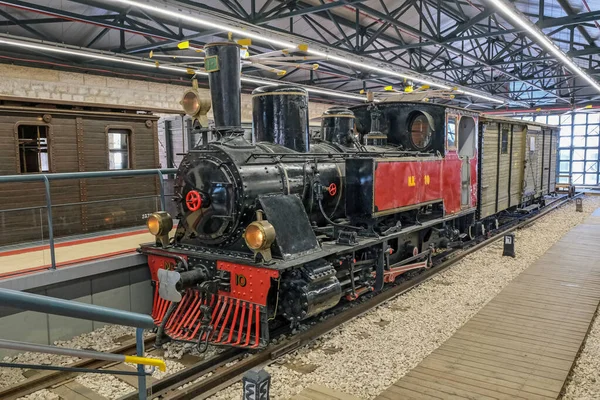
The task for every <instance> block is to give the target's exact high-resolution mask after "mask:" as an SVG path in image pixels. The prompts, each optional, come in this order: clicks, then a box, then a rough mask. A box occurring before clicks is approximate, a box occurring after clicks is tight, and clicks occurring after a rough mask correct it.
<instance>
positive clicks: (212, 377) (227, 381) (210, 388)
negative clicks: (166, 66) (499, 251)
mask: <svg viewBox="0 0 600 400" xmlns="http://www.w3.org/2000/svg"><path fill="white" fill-rule="evenodd" d="M576 197H577V196H576ZM572 199H573V198H566V197H565V198H563V199H560V200H557V201H555V202H553V203H552V204H550V205H548V206H546V207H545V208H544V209H542V210H541V211H539V212H537V213H535V214H532V215H530V216H529V217H527V218H525V217H524V219H522V220H518V221H517V222H513V223H510V224H508V225H507V226H504V227H501V228H500V229H499V230H497V231H496V232H494V235H493V236H492V237H489V238H486V239H483V240H481V239H479V240H476V241H472V242H471V243H469V244H467V246H466V247H463V248H462V249H458V250H457V251H454V252H452V253H450V254H448V253H442V254H441V255H439V256H438V257H436V258H434V265H433V267H431V268H430V269H428V270H425V271H423V272H421V273H420V274H417V275H415V276H414V277H412V278H410V279H408V280H406V281H404V282H401V283H399V284H396V285H394V286H390V287H387V288H386V289H384V291H383V292H381V293H379V294H377V295H372V296H370V297H368V298H365V300H363V301H362V302H357V303H354V304H352V305H350V306H348V305H346V306H345V307H344V308H342V310H341V311H339V310H338V312H337V313H335V314H332V315H330V316H329V317H328V318H326V319H325V320H323V321H322V322H318V323H315V324H314V325H313V326H311V327H310V328H309V329H308V330H306V331H304V332H300V333H296V334H294V335H292V336H291V337H289V338H287V339H285V340H282V341H280V342H278V343H276V344H272V345H270V346H268V347H267V348H266V349H264V350H262V351H260V352H257V353H250V352H248V351H247V350H243V349H235V348H229V349H226V350H224V351H222V352H221V353H218V354H217V355H215V356H213V357H211V358H210V359H206V360H199V361H197V362H194V363H192V364H191V365H189V366H187V367H186V368H185V369H183V370H181V371H178V372H175V373H173V374H171V375H168V376H166V377H164V378H163V379H160V380H153V381H151V382H149V384H148V388H149V393H150V394H149V396H148V398H151V399H153V398H160V399H169V400H184V399H196V398H199V399H203V398H207V397H209V396H211V395H213V394H215V393H216V392H218V391H219V390H221V389H223V388H224V387H227V386H229V385H231V384H233V383H235V382H237V381H239V380H240V379H241V377H242V375H243V374H244V373H245V372H246V371H248V370H250V369H252V368H255V367H258V366H265V365H268V364H270V363H272V362H274V361H276V360H277V359H279V358H280V357H282V356H283V355H285V354H288V353H290V352H292V351H294V350H296V349H299V348H301V347H303V346H305V345H307V344H309V343H311V342H313V341H314V340H316V339H317V338H319V337H321V336H323V335H325V334H327V333H328V332H330V331H332V330H333V329H335V328H336V327H338V326H339V325H341V324H344V323H346V322H349V321H351V320H353V319H355V318H357V317H359V316H361V315H363V314H365V313H367V312H369V311H370V310H371V309H373V308H374V307H377V306H379V305H381V304H382V303H384V302H386V301H388V300H390V299H392V298H394V297H396V296H399V295H401V294H403V293H406V292H408V291H409V290H411V289H413V288H415V287H416V286H418V285H420V284H422V283H424V282H426V281H427V280H429V279H431V278H432V277H434V276H435V275H437V274H438V273H440V272H442V271H444V270H446V269H448V268H449V267H451V266H452V265H454V264H455V263H456V262H457V261H459V260H461V259H462V258H464V257H466V256H467V255H469V254H471V253H473V252H476V251H477V250H480V249H482V248H484V247H486V246H488V245H490V244H492V243H494V242H495V241H497V240H499V239H501V238H502V237H503V235H505V234H507V233H509V232H511V231H514V230H517V229H520V228H523V227H526V226H527V225H529V224H531V223H532V222H534V221H535V220H536V219H538V218H540V217H542V216H544V215H546V214H548V213H549V212H551V211H552V210H554V209H556V208H558V207H560V206H562V205H564V204H565V203H567V202H569V201H570V200H572ZM154 339H155V336H154V335H152V336H149V337H148V338H146V339H145V343H146V346H148V347H149V348H148V352H152V349H151V345H152V343H153V342H154ZM112 352H113V353H117V354H134V353H135V341H134V340H131V341H128V342H125V343H124V344H123V345H122V346H120V347H118V348H117V349H114V350H113V351H112ZM114 365H115V363H111V362H108V361H98V360H82V361H78V362H76V363H74V364H71V365H68V366H69V367H73V368H88V369H102V368H106V367H109V366H114ZM76 375H77V372H72V371H69V372H63V371H48V372H46V371H43V372H40V373H38V374H36V375H34V376H33V377H31V378H28V379H27V380H24V381H22V382H18V383H16V384H14V385H11V386H7V387H5V388H2V389H0V399H9V400H10V399H17V398H19V397H22V396H25V395H28V394H31V393H33V392H36V391H38V390H41V389H47V388H55V387H57V386H60V385H62V384H65V383H68V382H69V381H72V380H73V379H74V378H75V377H76ZM133 378H135V377H133ZM129 381H130V382H133V381H132V380H129ZM137 398H138V392H137V390H136V391H135V392H132V393H129V394H127V395H125V396H123V397H121V398H120V399H119V400H133V399H137Z"/></svg>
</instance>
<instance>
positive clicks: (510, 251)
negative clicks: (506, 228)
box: [502, 233, 516, 257]
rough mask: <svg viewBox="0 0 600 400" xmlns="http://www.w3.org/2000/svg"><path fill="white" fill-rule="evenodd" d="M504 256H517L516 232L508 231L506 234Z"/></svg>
mask: <svg viewBox="0 0 600 400" xmlns="http://www.w3.org/2000/svg"><path fill="white" fill-rule="evenodd" d="M502 255H503V256H508V257H516V254H515V234H514V233H507V234H506V235H504V251H503V252H502Z"/></svg>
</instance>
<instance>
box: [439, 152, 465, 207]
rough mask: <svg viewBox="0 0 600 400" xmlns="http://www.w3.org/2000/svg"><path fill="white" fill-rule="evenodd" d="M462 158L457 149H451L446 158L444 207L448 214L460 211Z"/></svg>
mask: <svg viewBox="0 0 600 400" xmlns="http://www.w3.org/2000/svg"><path fill="white" fill-rule="evenodd" d="M461 167H462V160H461V159H460V158H458V154H456V151H449V152H448V153H446V158H444V183H443V194H444V207H445V209H446V214H454V213H456V212H459V211H460V209H461V208H460V190H461V176H460V170H461Z"/></svg>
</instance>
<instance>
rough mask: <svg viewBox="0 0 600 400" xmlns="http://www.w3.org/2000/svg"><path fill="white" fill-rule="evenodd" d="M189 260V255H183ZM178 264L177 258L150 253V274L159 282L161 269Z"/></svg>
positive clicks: (172, 267) (170, 267) (171, 267)
mask: <svg viewBox="0 0 600 400" xmlns="http://www.w3.org/2000/svg"><path fill="white" fill-rule="evenodd" d="M181 257H183V258H185V259H186V260H187V256H181ZM175 265H177V260H176V259H174V258H171V257H168V256H157V255H154V254H148V266H149V267H150V276H151V277H152V280H153V281H155V282H158V270H159V269H161V268H162V269H174V268H175Z"/></svg>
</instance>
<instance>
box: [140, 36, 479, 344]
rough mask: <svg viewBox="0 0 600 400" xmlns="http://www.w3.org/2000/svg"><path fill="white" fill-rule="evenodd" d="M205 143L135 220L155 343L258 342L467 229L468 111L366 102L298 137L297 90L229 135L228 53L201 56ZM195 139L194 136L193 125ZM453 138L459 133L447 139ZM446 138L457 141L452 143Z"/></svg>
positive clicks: (471, 125)
mask: <svg viewBox="0 0 600 400" xmlns="http://www.w3.org/2000/svg"><path fill="white" fill-rule="evenodd" d="M205 51H206V66H207V72H208V75H209V85H210V92H211V98H212V106H213V113H214V121H215V126H214V127H212V128H210V130H211V131H212V134H213V137H214V136H217V137H218V138H219V139H218V140H216V141H212V142H208V143H206V142H203V143H202V144H201V145H199V146H197V147H195V148H193V149H192V150H190V151H189V152H188V154H187V155H186V156H185V157H184V159H183V161H182V162H181V164H180V166H179V170H178V172H177V177H176V184H175V196H174V199H173V200H174V201H175V202H176V205H177V210H178V215H177V216H176V219H177V220H178V223H177V227H176V229H175V231H174V233H171V230H172V227H173V225H174V223H173V219H172V217H171V216H170V215H168V214H167V213H165V212H157V213H154V214H152V215H151V216H150V217H149V218H148V221H147V225H148V228H149V230H150V232H151V233H152V234H153V235H155V236H156V241H155V242H154V243H150V244H145V245H142V246H141V248H140V252H142V253H143V254H146V255H147V256H148V265H149V267H150V272H151V277H152V283H153V286H154V303H153V317H154V320H155V323H156V325H157V327H158V335H157V338H158V339H157V340H158V341H159V342H160V341H163V340H168V338H170V339H172V340H181V341H187V342H194V343H197V344H198V346H199V347H200V348H203V349H204V348H206V346H207V345H208V344H215V345H228V346H239V347H249V348H258V347H262V346H265V345H266V344H267V343H268V340H269V331H270V329H271V327H272V326H274V325H281V324H282V323H289V324H292V325H297V324H298V323H299V322H300V321H302V320H305V319H307V318H310V317H312V316H315V315H317V314H319V313H321V312H323V311H325V310H327V309H330V308H332V307H334V306H336V305H337V304H338V303H339V302H340V301H353V300H356V299H357V298H359V297H360V296H361V295H363V294H365V293H370V292H377V291H380V290H381V289H382V288H383V287H384V285H385V284H386V283H391V282H393V281H394V280H395V279H396V278H397V277H398V276H399V275H401V274H403V273H405V272H406V271H409V270H413V269H421V268H428V267H429V266H430V265H431V255H432V253H433V251H434V250H435V249H436V248H440V247H445V246H448V245H452V244H453V243H457V242H460V241H462V240H464V239H467V238H472V237H473V236H475V235H476V234H477V233H481V232H482V229H483V225H482V224H481V222H479V221H477V219H476V213H477V203H478V191H477V190H478V162H479V161H480V160H479V158H478V151H477V142H478V140H477V138H478V126H479V125H478V123H479V121H478V114H477V113H475V112H471V111H467V110H460V109H455V108H448V107H444V106H440V105H436V104H424V103H389V104H378V103H368V104H364V105H359V106H356V107H352V108H345V107H333V108H331V109H330V110H328V111H327V112H325V113H324V114H323V118H322V129H321V137H320V138H318V139H315V140H311V139H310V137H309V130H308V93H307V92H306V90H304V89H303V88H301V87H296V86H293V85H279V86H277V85H274V86H265V87H260V88H258V89H256V90H254V91H253V93H252V107H253V109H252V112H253V132H252V141H251V142H250V141H248V140H246V139H244V137H243V130H242V129H241V127H240V126H241V114H240V110H241V83H240V49H239V46H238V45H237V44H235V43H233V42H223V43H213V44H209V45H207V46H205ZM203 129H207V128H203ZM459 131H460V132H459ZM457 134H458V135H457Z"/></svg>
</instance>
